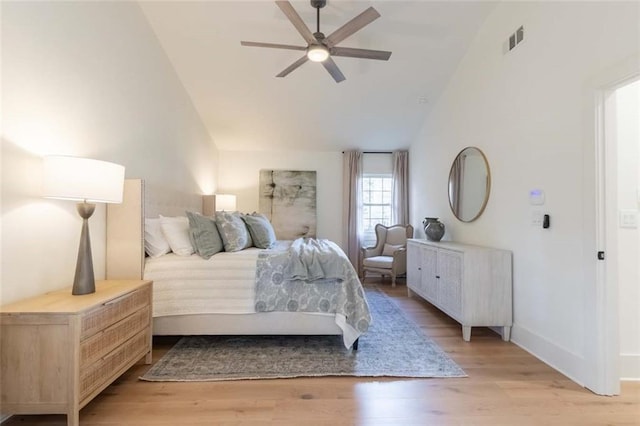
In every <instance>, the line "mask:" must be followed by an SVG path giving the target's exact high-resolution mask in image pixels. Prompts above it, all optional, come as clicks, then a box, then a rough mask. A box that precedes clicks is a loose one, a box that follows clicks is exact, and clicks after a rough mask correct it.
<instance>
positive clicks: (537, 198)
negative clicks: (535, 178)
mask: <svg viewBox="0 0 640 426" xmlns="http://www.w3.org/2000/svg"><path fill="white" fill-rule="evenodd" d="M529 204H531V205H533V206H541V205H543V204H544V191H543V190H542V189H532V190H530V191H529Z"/></svg>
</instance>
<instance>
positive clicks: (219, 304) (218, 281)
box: [144, 248, 261, 317]
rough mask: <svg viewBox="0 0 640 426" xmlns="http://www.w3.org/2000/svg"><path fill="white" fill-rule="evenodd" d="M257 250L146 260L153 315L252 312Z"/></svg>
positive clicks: (170, 256) (170, 254)
mask: <svg viewBox="0 0 640 426" xmlns="http://www.w3.org/2000/svg"><path fill="white" fill-rule="evenodd" d="M260 251H261V250H260V249H258V248H249V249H245V250H241V251H237V252H221V253H218V254H216V255H214V256H212V257H211V258H210V259H208V260H205V259H203V258H201V257H200V256H198V255H197V254H193V255H191V256H178V255H176V254H174V253H169V254H166V255H164V256H161V257H158V258H155V259H154V258H147V259H146V262H145V270H144V278H145V279H149V280H153V316H154V317H163V316H170V315H189V314H213V313H216V314H248V313H254V312H255V309H254V303H255V273H256V259H257V258H258V253H259V252H260Z"/></svg>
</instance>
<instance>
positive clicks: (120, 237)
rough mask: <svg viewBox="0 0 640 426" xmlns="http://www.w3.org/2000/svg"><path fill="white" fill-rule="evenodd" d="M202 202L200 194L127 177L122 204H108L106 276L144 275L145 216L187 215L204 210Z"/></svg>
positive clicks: (111, 277)
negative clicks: (186, 212)
mask: <svg viewBox="0 0 640 426" xmlns="http://www.w3.org/2000/svg"><path fill="white" fill-rule="evenodd" d="M143 200H144V201H143ZM202 205H203V199H202V195H200V194H193V193H186V192H181V191H176V190H171V189H166V188H161V187H159V186H157V185H147V184H145V182H144V181H143V180H142V179H126V180H125V182H124V196H123V200H122V204H107V259H106V278H107V279H141V278H142V277H143V273H144V256H145V254H144V218H145V217H149V218H155V217H158V215H163V216H184V215H185V211H186V210H189V211H194V212H202Z"/></svg>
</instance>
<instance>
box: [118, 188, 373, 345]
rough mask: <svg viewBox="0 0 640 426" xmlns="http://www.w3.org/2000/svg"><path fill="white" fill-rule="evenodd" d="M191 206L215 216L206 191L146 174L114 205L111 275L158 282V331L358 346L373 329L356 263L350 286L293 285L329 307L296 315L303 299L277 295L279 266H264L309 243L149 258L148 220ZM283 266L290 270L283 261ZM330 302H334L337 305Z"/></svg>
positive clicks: (334, 282) (332, 280)
mask: <svg viewBox="0 0 640 426" xmlns="http://www.w3.org/2000/svg"><path fill="white" fill-rule="evenodd" d="M203 210H204V211H203ZM185 211H192V212H201V213H203V214H205V215H207V214H211V213H212V212H210V211H207V209H206V207H205V208H204V209H203V198H202V196H200V195H197V194H185V193H181V192H179V191H171V190H166V189H164V188H157V187H153V186H149V185H146V184H145V182H144V181H142V180H140V179H127V180H126V181H125V190H124V199H123V203H122V204H110V205H108V207H107V256H106V276H107V279H132V278H134V279H140V278H145V279H152V280H153V281H154V302H153V310H154V313H153V316H154V319H153V334H154V335H220V334H225V335H275V334H277V335H281V334H291V335H341V336H342V339H343V342H344V344H345V346H346V347H353V348H354V349H356V348H357V342H358V337H359V336H360V335H361V334H363V333H364V332H365V331H366V329H367V327H368V324H369V322H370V316H369V312H368V307H367V305H366V299H365V298H364V292H363V289H362V286H361V284H360V282H359V280H358V278H357V275H356V273H355V270H353V268H352V267H351V265H350V264H349V268H348V269H347V268H345V269H344V274H346V275H348V277H347V278H348V279H346V278H345V280H344V282H345V283H346V282H349V283H350V284H349V286H346V285H343V282H342V280H341V279H336V278H335V277H330V278H329V279H320V280H318V282H316V283H312V284H309V283H307V284H306V286H307V287H305V283H304V282H303V280H299V282H297V283H289V282H288V283H287V284H288V285H294V284H295V285H297V286H298V287H296V290H295V292H296V293H300V292H302V291H306V290H303V289H305V288H309V287H308V286H312V287H311V288H315V289H316V290H314V292H313V293H314V297H315V302H314V303H315V304H316V305H317V306H322V309H315V307H312V306H311V305H313V303H308V305H309V309H307V310H308V311H295V309H293V310H294V311H293V312H292V311H289V308H290V307H291V304H293V305H296V306H294V307H297V303H296V302H295V301H294V302H292V303H290V304H289V306H284V307H283V306H280V305H281V304H282V300H279V299H277V298H276V296H275V294H276V292H280V293H281V291H280V289H279V288H280V287H281V286H280V287H278V286H274V285H273V283H272V282H271V281H272V280H263V279H262V278H261V277H262V276H269V274H271V275H273V271H271V270H268V269H264V268H267V267H275V266H277V264H278V262H283V261H284V260H283V259H284V258H285V257H286V255H285V253H287V252H288V253H293V252H292V250H294V249H295V248H296V247H297V249H298V250H300V247H302V251H304V250H306V247H305V246H304V244H305V241H298V240H296V241H294V242H281V241H278V242H277V244H276V246H275V247H273V248H272V249H270V250H262V249H258V248H255V247H252V248H246V249H244V250H241V251H237V252H221V253H218V254H215V255H213V256H212V257H211V258H210V259H208V260H205V259H203V258H201V257H200V256H198V255H197V254H193V255H190V256H178V255H176V254H175V253H169V254H166V255H163V256H160V257H158V258H150V257H147V256H145V249H144V235H145V229H144V228H145V218H155V217H158V216H159V215H164V216H184V214H185ZM316 243H317V242H316ZM323 244H325V245H326V247H327V248H328V249H331V250H334V249H337V250H338V251H339V252H337V253H338V254H337V256H338V257H339V256H344V253H343V252H342V251H341V250H340V249H339V248H338V247H337V245H335V244H334V243H331V242H323ZM288 256H289V257H291V256H292V255H291V254H289V255H288ZM316 257H318V256H316ZM344 259H346V256H344ZM271 264H273V265H271ZM279 267H280V270H282V269H283V268H287V266H286V265H284V264H282V263H280V264H279ZM259 268H263V269H259ZM257 271H258V272H259V273H258V274H257V275H256V272H257ZM260 271H262V272H260ZM264 271H269V272H268V273H266V272H264ZM298 272H299V270H298ZM352 274H353V275H352ZM256 277H260V278H259V279H258V280H256ZM345 288H346V290H345ZM318 289H322V290H318ZM265 291H267V293H265ZM268 291H271V292H272V293H268ZM321 292H324V295H323V294H319V293H321ZM315 293H318V294H315ZM343 293H344V294H343ZM272 296H273V297H272ZM300 297H302V298H301V299H300V298H299V299H297V300H302V301H304V302H305V306H306V305H307V303H306V302H308V301H309V300H312V299H313V298H312V297H310V296H300ZM347 299H348V300H347ZM327 300H329V301H331V304H330V306H329V305H328V302H327ZM354 301H355V302H357V304H358V305H359V306H358V313H357V318H356V315H355V314H353V315H352V314H349V315H347V314H346V313H344V312H342V311H340V309H341V308H340V306H346V305H348V306H349V309H352V308H353V306H352V305H353V302H354ZM271 302H273V303H271ZM265 305H267V307H266V308H265ZM285 305H286V302H285ZM317 306H316V307H317ZM336 306H338V309H337V312H336V309H334V308H335V307H336ZM363 306H364V307H363ZM312 308H313V309H312ZM310 310H313V311H310ZM260 311H263V312H260ZM315 311H319V312H315ZM365 311H366V312H365ZM341 312H342V313H341ZM352 319H355V320H356V321H357V323H354V321H352Z"/></svg>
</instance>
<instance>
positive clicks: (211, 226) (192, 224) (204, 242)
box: [185, 212, 223, 259]
mask: <svg viewBox="0 0 640 426" xmlns="http://www.w3.org/2000/svg"><path fill="white" fill-rule="evenodd" d="M185 213H186V214H187V218H188V219H189V236H190V237H191V242H192V243H193V246H194V248H195V249H196V253H198V255H200V257H202V258H203V259H209V258H210V257H211V256H213V255H214V254H216V253H219V252H221V251H222V249H223V245H222V238H221V237H220V233H219V232H218V227H217V226H216V221H215V220H214V219H213V218H212V217H206V216H202V215H201V214H200V213H194V212H185Z"/></svg>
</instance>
